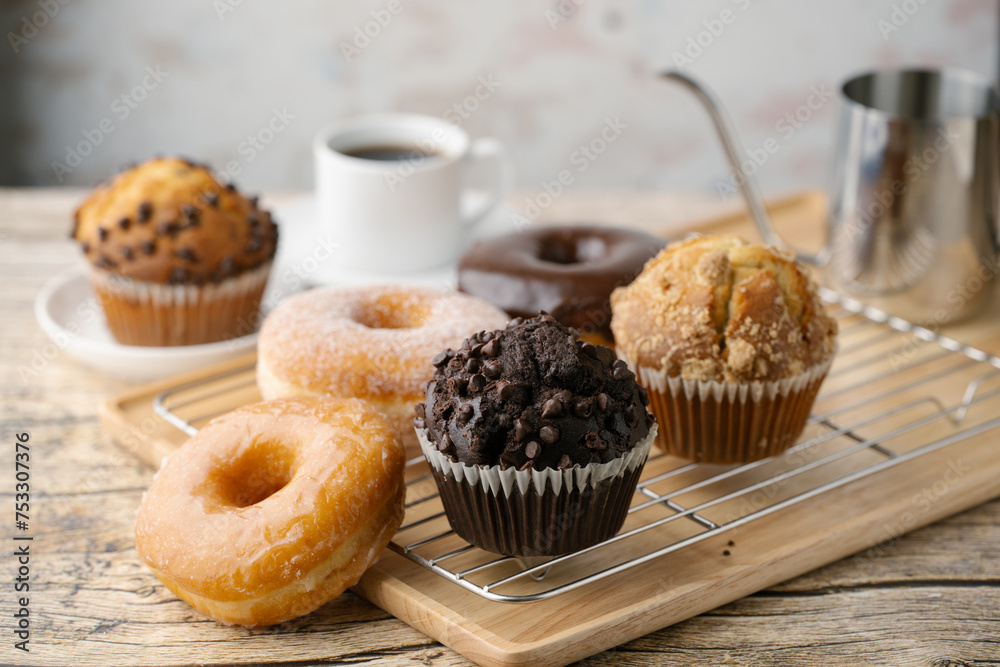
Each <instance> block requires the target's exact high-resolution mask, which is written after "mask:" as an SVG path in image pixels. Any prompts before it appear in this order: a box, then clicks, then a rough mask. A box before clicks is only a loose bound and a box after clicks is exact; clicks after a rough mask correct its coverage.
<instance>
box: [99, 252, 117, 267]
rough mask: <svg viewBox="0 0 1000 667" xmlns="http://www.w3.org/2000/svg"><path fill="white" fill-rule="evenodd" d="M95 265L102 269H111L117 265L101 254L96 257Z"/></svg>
mask: <svg viewBox="0 0 1000 667" xmlns="http://www.w3.org/2000/svg"><path fill="white" fill-rule="evenodd" d="M97 266H98V267H100V268H102V269H113V268H114V267H116V266H118V264H116V263H115V261H114V260H113V259H111V258H109V257H106V256H104V255H101V256H100V257H98V258H97Z"/></svg>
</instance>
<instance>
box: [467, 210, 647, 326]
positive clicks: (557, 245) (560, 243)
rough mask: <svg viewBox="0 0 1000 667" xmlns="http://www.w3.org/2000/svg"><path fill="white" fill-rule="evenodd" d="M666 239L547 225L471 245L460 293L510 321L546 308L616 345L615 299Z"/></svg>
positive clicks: (607, 229) (621, 231)
mask: <svg viewBox="0 0 1000 667" xmlns="http://www.w3.org/2000/svg"><path fill="white" fill-rule="evenodd" d="M664 245H666V241H665V240H663V239H660V238H658V237H656V236H652V235H651V234H645V233H643V232H637V231H633V230H628V229H619V228H617V227H598V226H583V225H581V226H571V227H544V228H540V229H532V230H527V231H522V232H513V233H511V234H505V235H503V236H498V237H496V238H493V239H488V240H486V241H480V242H478V243H476V244H475V245H473V246H472V248H470V249H469V251H468V252H466V253H465V255H463V256H462V259H461V261H460V262H459V265H458V289H459V290H460V291H462V292H466V293H468V294H472V295H473V296H478V297H480V298H482V299H485V300H487V301H489V302H491V303H492V304H494V305H495V306H497V307H498V308H502V309H503V310H505V311H507V313H508V314H509V315H510V316H511V317H533V316H535V315H537V314H538V311H540V310H544V311H546V312H547V313H549V314H551V315H552V316H553V317H555V318H556V319H557V320H559V322H561V323H562V324H564V325H566V326H569V327H573V328H575V329H577V330H578V331H579V332H580V334H581V336H582V337H584V338H587V339H589V340H591V341H593V342H600V343H605V344H610V343H611V340H612V336H611V328H610V324H611V306H610V304H609V303H608V297H609V296H610V294H611V292H612V291H613V290H614V289H615V288H616V287H620V286H623V285H627V284H629V283H630V282H632V280H634V279H635V277H636V276H637V275H638V274H639V272H640V271H641V270H642V267H643V265H644V264H645V263H646V261H647V260H648V259H650V258H651V257H653V256H654V255H656V253H657V252H659V251H660V249H661V248H663V246H664Z"/></svg>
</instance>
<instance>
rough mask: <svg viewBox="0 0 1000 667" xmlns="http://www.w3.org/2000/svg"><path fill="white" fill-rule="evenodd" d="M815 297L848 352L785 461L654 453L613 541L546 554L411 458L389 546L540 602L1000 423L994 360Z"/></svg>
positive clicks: (166, 399)
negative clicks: (472, 522) (475, 526)
mask: <svg viewBox="0 0 1000 667" xmlns="http://www.w3.org/2000/svg"><path fill="white" fill-rule="evenodd" d="M821 296H822V297H823V298H824V300H825V301H826V302H827V303H828V304H829V305H830V310H831V313H832V314H833V315H834V316H835V317H837V319H838V321H839V324H840V336H839V343H840V349H839V351H838V354H837V358H836V360H835V362H834V365H833V367H832V368H831V371H830V373H829V375H828V376H827V380H826V382H825V383H824V385H823V389H822V391H821V394H820V396H819V397H818V399H817V401H816V404H815V406H814V411H813V414H812V415H811V417H810V420H809V425H808V426H807V428H806V432H805V433H804V435H803V437H802V438H801V439H800V441H799V442H798V443H797V444H796V445H795V446H794V447H792V448H791V449H789V450H788V451H787V452H785V453H784V454H782V455H780V456H777V457H774V458H771V459H765V460H762V461H755V462H753V463H748V464H745V465H731V466H718V465H704V464H698V463H690V462H686V461H683V460H681V459H677V458H674V457H671V456H667V455H665V454H662V453H653V454H651V455H650V457H649V459H648V461H647V463H646V466H645V469H644V471H643V476H642V478H641V480H640V482H639V485H638V487H637V489H636V492H635V497H634V499H633V502H632V505H631V507H630V509H629V515H628V518H627V520H626V523H625V526H624V527H623V529H622V530H621V532H619V534H618V535H616V536H615V537H613V538H611V539H609V540H607V541H605V542H602V543H600V544H597V545H594V546H592V547H590V548H588V549H584V550H582V551H578V552H575V553H572V554H567V555H564V556H558V557H555V558H544V559H520V558H517V557H510V556H499V555H497V554H491V553H488V552H485V551H482V550H480V549H477V548H475V547H473V546H471V545H469V544H468V543H466V542H464V541H463V540H461V538H459V537H458V536H457V535H456V534H455V533H454V532H453V531H452V530H451V528H450V526H449V524H448V521H447V517H446V516H445V513H444V511H443V509H442V507H441V503H440V499H439V497H438V494H437V489H436V486H435V484H434V481H433V479H432V478H431V475H430V473H429V472H428V470H427V466H426V463H425V462H424V460H423V458H422V457H421V458H415V459H412V460H410V461H409V462H408V463H407V479H408V481H407V487H408V490H407V499H406V512H407V514H406V519H405V520H404V523H403V525H402V526H401V527H400V529H399V531H398V532H397V533H396V536H395V537H394V539H393V541H392V543H391V544H390V545H389V548H390V549H391V550H392V551H394V552H396V553H398V554H400V555H401V556H403V557H405V558H407V559H409V560H410V561H412V562H414V563H416V564H418V565H420V566H421V567H424V568H426V569H427V570H429V571H431V572H434V573H435V574H437V575H440V576H441V577H443V578H445V579H447V580H448V581H451V582H453V583H455V584H457V585H459V586H461V587H463V588H465V589H467V590H469V591H471V592H473V593H475V594H477V595H480V596H482V597H483V598H486V599H488V600H492V601H498V602H530V601H536V600H542V599H547V598H552V597H554V596H557V595H560V594H562V593H566V592H568V591H571V590H574V589H578V588H581V587H583V586H589V585H592V584H595V583H596V582H598V581H601V580H603V579H606V578H608V577H611V576H612V575H615V574H617V573H620V572H623V571H625V570H630V569H633V568H638V567H641V566H642V565H643V564H644V563H647V562H649V561H651V560H653V559H657V558H662V557H665V556H667V555H668V554H672V553H676V552H679V551H681V550H683V549H685V548H687V547H690V546H692V545H694V544H697V543H699V542H702V541H704V540H707V539H709V538H711V537H714V536H718V535H720V534H722V533H726V532H727V531H732V530H734V529H736V528H739V527H741V526H746V525H748V524H751V523H752V522H754V521H756V520H759V519H761V518H763V517H765V516H768V515H770V514H774V513H776V512H779V511H781V510H783V509H785V508H787V507H790V506H792V505H795V504H797V503H801V502H803V501H805V500H808V499H810V498H814V497H816V496H820V495H822V494H824V493H828V492H830V491H832V490H833V489H837V488H839V487H842V486H844V485H846V484H850V483H852V482H855V481H857V480H859V479H862V478H864V477H866V476H869V475H873V474H875V473H878V472H881V471H883V470H886V469H888V468H892V467H894V466H898V465H901V464H903V463H905V462H907V461H911V460H913V459H916V458H917V457H920V456H923V455H925V454H928V453H930V452H932V451H936V450H939V449H942V448H945V447H948V446H950V445H953V444H955V443H958V442H961V441H963V440H966V439H967V438H971V437H974V436H978V435H981V434H983V433H985V432H988V431H991V430H993V429H998V428H1000V417H998V416H997V415H1000V359H998V358H997V357H995V356H991V355H989V354H987V353H985V352H983V351H982V350H979V349H976V348H973V347H969V346H967V345H964V344H962V343H960V342H958V341H956V340H954V339H951V338H948V337H944V336H941V335H939V334H937V333H936V332H934V331H932V330H930V329H927V328H924V327H920V326H916V325H914V324H912V323H910V322H907V321H906V320H902V319H900V318H897V317H893V316H891V315H889V314H887V313H885V312H883V311H880V310H877V309H875V308H872V307H870V306H866V305H865V304H863V303H861V302H858V301H854V300H852V299H849V298H845V297H843V296H841V295H839V294H837V293H836V292H833V291H830V290H827V289H822V290H821ZM255 391H256V390H255V386H254V369H253V366H252V365H249V366H247V367H241V368H236V369H233V370H231V371H228V372H226V373H222V374H218V375H214V376H211V377H208V378H203V379H201V380H198V381H196V382H191V383H187V384H184V385H179V386H176V387H173V388H171V389H169V390H168V391H165V392H163V393H162V394H160V395H159V396H157V397H156V399H155V400H154V406H153V407H154V410H155V411H156V413H157V414H159V415H160V416H161V417H162V418H163V419H165V420H166V421H167V422H169V423H170V424H172V425H174V426H175V427H177V428H178V429H180V430H181V431H183V432H185V433H187V434H191V435H193V434H194V433H196V432H197V429H198V426H199V425H201V424H204V423H205V422H206V421H208V420H209V419H211V418H212V417H214V416H217V415H218V414H221V413H223V412H226V411H227V410H229V409H233V408H236V407H238V406H239V405H242V404H244V403H247V402H249V401H251V400H254V398H255ZM208 396H211V398H212V401H211V405H212V409H211V410H205V409H204V405H205V404H206V401H205V399H206V397H208ZM887 537H889V536H887ZM730 544H731V543H730ZM725 553H726V555H728V552H725Z"/></svg>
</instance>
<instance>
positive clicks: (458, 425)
mask: <svg viewBox="0 0 1000 667" xmlns="http://www.w3.org/2000/svg"><path fill="white" fill-rule="evenodd" d="M432 363H433V364H434V365H435V366H436V367H437V371H436V373H435V375H434V378H433V379H432V380H431V381H430V382H429V383H428V385H427V399H426V402H425V403H421V404H418V405H417V406H416V415H417V416H416V419H415V425H416V427H417V433H418V435H419V436H420V438H421V444H422V445H423V447H424V453H425V455H426V457H427V459H428V462H429V463H430V464H431V469H432V472H433V473H434V477H435V479H436V481H437V483H438V488H439V490H440V492H441V498H442V502H443V503H444V507H445V511H446V513H447V515H448V520H449V521H450V522H451V525H452V528H453V529H454V530H455V532H457V533H458V534H459V535H461V536H462V537H463V538H464V539H466V540H468V541H469V542H470V543H472V544H475V545H476V546H479V547H481V548H483V549H487V550H489V551H494V552H497V553H503V554H511V555H523V556H542V555H558V554H562V553H568V552H571V551H576V550H579V549H583V548H585V547H587V546H591V545H593V544H596V543H597V542H600V541H603V540H605V539H608V538H610V537H612V536H613V535H614V534H615V533H616V532H617V531H618V530H619V529H620V528H621V526H622V523H623V522H624V520H625V515H626V513H627V510H628V506H629V501H630V499H631V496H632V494H633V493H634V491H635V486H636V483H637V482H638V479H639V475H640V473H641V472H642V466H643V464H644V463H645V460H646V455H647V454H648V452H649V447H650V444H651V443H652V440H653V437H654V436H655V430H656V426H655V421H654V419H653V416H652V415H651V414H649V412H648V411H647V410H646V405H647V403H648V398H647V395H646V392H645V390H643V389H642V388H641V387H639V386H638V385H637V384H636V381H635V376H634V375H633V374H632V372H631V371H630V370H629V369H628V368H627V366H626V365H625V363H624V362H621V361H619V360H618V359H616V357H615V354H614V352H613V351H612V350H611V349H610V348H607V347H604V346H602V345H594V344H592V343H588V342H584V341H581V340H579V339H577V337H576V332H575V331H574V330H572V329H568V328H566V327H565V326H563V325H561V324H559V323H558V322H556V320H555V319H554V318H552V317H550V316H549V315H546V314H542V315H540V316H539V317H536V318H533V319H530V320H521V319H515V320H513V321H511V323H510V324H509V325H508V326H507V328H506V329H505V330H500V331H487V332H481V333H479V334H477V335H476V336H473V337H471V338H469V339H468V340H466V341H465V343H464V345H463V346H462V347H461V348H460V349H458V350H447V351H445V352H442V353H441V354H439V355H438V356H437V357H435V358H434V359H433V361H432Z"/></svg>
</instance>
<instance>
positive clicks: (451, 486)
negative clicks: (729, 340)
mask: <svg viewBox="0 0 1000 667" xmlns="http://www.w3.org/2000/svg"><path fill="white" fill-rule="evenodd" d="M417 435H418V438H419V440H420V445H421V448H422V449H423V451H424V456H425V457H426V459H427V461H428V463H429V465H430V467H431V473H432V474H433V476H434V481H435V482H436V483H437V486H438V491H439V492H440V496H441V503H442V505H443V506H444V510H445V513H446V515H447V517H448V522H449V523H450V524H451V527H452V529H454V531H455V532H456V533H457V534H458V535H459V536H460V537H462V538H463V539H465V540H466V541H468V542H469V543H470V544H473V545H475V546H477V547H480V548H482V549H485V550H487V551H493V552H495V553H501V554H507V555H514V556H519V557H528V558H533V557H542V556H557V555H560V554H565V553H571V552H573V551H579V550H580V549H584V548H587V547H589V546H593V545H594V544H597V543H599V542H602V541H604V540H607V539H610V538H611V537H613V536H614V535H615V534H616V533H617V532H618V531H619V530H620V529H621V527H622V525H623V524H624V522H625V518H626V516H627V515H628V508H629V506H630V504H631V502H632V498H633V495H634V494H635V488H636V484H637V483H638V481H639V476H640V475H641V474H642V468H643V465H644V464H645V462H646V457H647V456H648V454H649V450H650V448H651V446H652V443H653V441H654V440H655V438H656V425H655V424H654V425H653V427H652V428H651V429H650V432H649V434H648V435H647V436H646V437H645V438H643V439H642V440H641V441H640V442H638V443H636V445H635V447H633V448H632V450H631V451H629V452H628V453H626V454H623V455H622V456H620V457H618V458H617V459H615V460H614V461H609V462H608V463H591V464H589V465H586V466H579V465H577V466H574V467H573V468H570V469H568V470H557V469H542V470H523V471H518V470H515V469H513V468H508V469H507V470H501V469H500V467H499V466H468V465H464V464H461V463H457V462H454V461H450V460H449V459H448V457H447V456H445V455H444V454H442V453H441V452H439V451H437V449H436V448H435V447H434V445H433V444H431V443H430V442H429V441H428V440H427V436H426V431H424V430H419V431H418V432H417Z"/></svg>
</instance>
